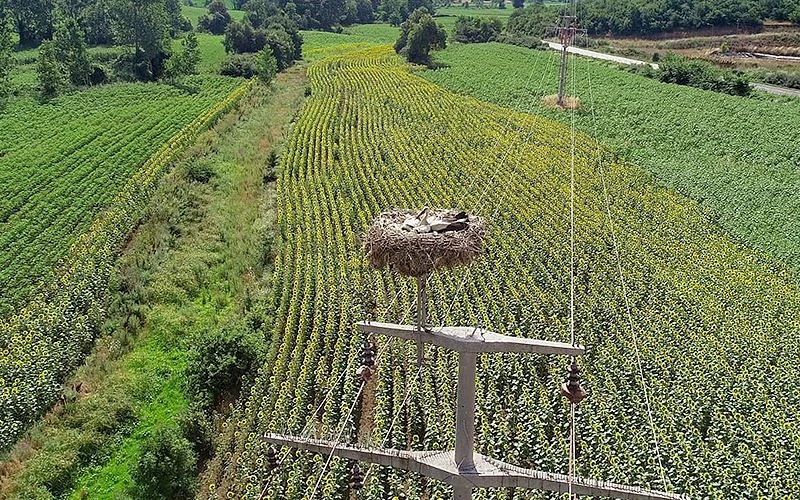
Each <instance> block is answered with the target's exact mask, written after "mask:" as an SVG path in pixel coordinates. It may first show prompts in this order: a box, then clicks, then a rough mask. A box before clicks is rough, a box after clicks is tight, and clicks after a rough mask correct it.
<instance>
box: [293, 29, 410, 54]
mask: <svg viewBox="0 0 800 500" xmlns="http://www.w3.org/2000/svg"><path fill="white" fill-rule="evenodd" d="M302 33H303V59H305V60H307V61H314V60H317V59H321V58H323V57H327V56H332V55H336V54H340V53H344V52H352V51H354V50H360V49H365V48H369V47H374V46H376V45H392V44H394V42H395V41H397V37H398V36H399V34H400V29H399V28H396V27H394V26H390V25H388V24H379V23H376V24H359V25H356V26H350V27H348V28H345V29H344V31H343V32H342V33H331V32H327V31H303V32H302Z"/></svg>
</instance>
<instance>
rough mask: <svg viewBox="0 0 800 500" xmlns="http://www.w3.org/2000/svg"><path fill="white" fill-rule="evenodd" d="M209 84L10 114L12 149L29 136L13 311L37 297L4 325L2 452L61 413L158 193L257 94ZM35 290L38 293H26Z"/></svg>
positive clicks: (15, 164)
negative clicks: (207, 132)
mask: <svg viewBox="0 0 800 500" xmlns="http://www.w3.org/2000/svg"><path fill="white" fill-rule="evenodd" d="M198 83H202V85H198V87H199V89H198V91H197V92H196V93H194V94H192V95H185V94H183V95H182V93H181V91H179V90H177V89H174V88H172V87H169V86H155V85H153V86H135V85H120V86H115V87H113V88H106V89H102V88H101V89H97V90H91V91H89V90H87V91H84V92H81V93H79V94H77V95H71V96H64V97H62V98H61V99H59V102H58V103H57V105H55V106H51V107H47V108H51V109H44V110H43V109H41V107H39V106H36V105H35V104H34V105H32V106H28V107H21V106H20V107H18V106H15V107H14V108H12V109H10V110H9V112H8V113H6V114H5V115H4V116H2V117H0V123H2V125H3V126H2V127H0V138H2V140H3V141H8V140H9V139H8V138H9V137H17V138H18V137H26V138H27V140H26V141H25V143H24V144H20V145H18V146H16V147H13V148H11V149H10V150H9V151H8V153H7V154H6V155H4V156H3V157H0V171H2V172H7V174H6V175H5V178H4V183H7V184H6V186H5V187H4V189H6V192H9V193H13V196H10V197H7V198H5V199H4V202H5V203H4V204H3V205H2V206H1V207H2V212H0V216H2V217H3V218H4V220H6V223H5V226H4V229H3V240H2V247H0V249H2V253H0V257H1V258H2V262H3V265H2V267H0V278H1V279H2V280H3V283H4V286H3V287H2V289H1V290H2V291H3V299H4V304H3V305H4V306H6V309H5V311H4V312H6V313H8V312H9V307H8V306H10V305H15V304H16V303H17V301H19V300H20V299H21V298H23V297H25V298H27V301H26V304H25V305H24V306H19V308H17V309H16V310H12V311H11V312H12V314H10V315H8V314H6V315H5V317H4V319H2V320H0V332H2V334H0V352H2V354H3V355H2V356H0V450H5V449H7V448H8V447H9V446H10V445H11V444H12V443H13V442H14V441H15V440H16V439H17V437H18V436H19V435H20V434H21V433H22V432H23V431H24V430H25V429H26V428H27V427H28V425H30V423H31V422H33V421H34V420H35V419H36V418H38V417H39V416H40V415H41V414H42V413H43V412H44V411H46V410H47V409H49V408H50V406H51V405H52V404H53V403H54V402H55V401H56V399H57V398H58V396H59V394H60V392H61V386H60V383H61V381H62V380H63V379H64V377H65V376H66V375H67V374H69V373H70V372H71V371H72V370H73V369H74V368H75V367H76V366H77V365H79V364H80V363H81V361H82V360H83V358H84V356H85V354H86V351H87V349H88V348H89V347H90V346H91V345H92V342H93V340H94V339H95V337H96V335H97V333H98V328H99V325H100V321H101V319H102V316H103V308H104V305H105V298H106V291H107V288H108V285H109V274H110V267H111V263H112V262H114V260H115V258H116V255H117V251H118V249H119V248H120V246H121V245H122V244H123V243H124V242H125V241H126V238H127V236H128V234H129V232H130V231H131V229H132V228H133V227H134V225H135V224H136V223H137V222H138V221H139V218H140V217H141V215H142V211H143V209H144V207H145V206H146V205H147V202H148V200H149V197H150V195H151V194H152V192H153V189H154V187H155V184H156V183H157V182H158V180H159V179H160V178H161V176H162V175H163V174H164V173H165V172H166V171H167V170H168V169H169V167H170V164H171V162H172V161H173V160H174V158H175V157H176V155H178V154H180V152H182V151H183V149H184V148H186V147H187V146H188V145H189V144H190V143H191V142H192V141H193V140H194V139H195V137H196V136H197V134H198V133H199V132H200V131H202V130H203V129H205V128H206V127H208V126H209V124H211V123H213V122H214V120H216V118H217V117H218V116H219V115H220V114H222V113H224V112H225V111H227V110H228V109H230V107H231V106H232V105H233V104H234V103H236V102H237V100H238V99H239V97H240V96H241V95H243V93H244V92H246V90H247V89H248V88H249V85H248V84H244V85H240V86H237V85H238V84H237V82H235V81H231V80H230V79H227V78H224V77H216V78H207V79H205V80H203V81H201V82H198ZM101 103H105V104H106V105H105V106H100V104H101ZM103 109H114V110H115V112H114V113H113V114H112V115H107V114H104V113H103ZM98 110H99V111H98ZM122 116H124V117H127V119H126V120H124V124H123V125H120V124H119V123H117V122H118V120H120V117H122ZM109 120H111V121H109ZM67 122H68V123H69V126H66V125H65V124H66V123H67ZM21 130H24V132H20V131H21ZM64 134H66V135H64ZM65 138H69V140H66V139H65ZM5 143H6V144H13V143H10V142H5ZM81 144H84V146H83V147H76V145H81ZM27 165H30V166H27ZM56 184H57V185H58V186H60V187H53V186H55V185H56ZM64 193H69V196H66V195H65V194H64ZM101 209H102V212H101ZM95 216H96V218H95V219H94V220H93V221H92V220H91V219H92V217H95ZM50 269H55V271H50ZM31 282H32V284H31ZM6 283H7V284H9V285H10V286H6V285H5V284H6ZM26 285H27V286H26ZM33 285H35V286H36V287H37V288H36V289H37V290H38V292H37V293H36V294H35V295H32V296H25V295H22V294H23V293H25V292H30V291H31V290H32V287H33Z"/></svg>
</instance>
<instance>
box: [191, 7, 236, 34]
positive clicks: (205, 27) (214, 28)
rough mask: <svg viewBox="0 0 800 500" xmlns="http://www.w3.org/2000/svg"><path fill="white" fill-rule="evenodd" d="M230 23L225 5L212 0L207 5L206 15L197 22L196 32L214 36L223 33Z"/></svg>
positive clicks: (229, 16)
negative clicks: (205, 32) (204, 32)
mask: <svg viewBox="0 0 800 500" xmlns="http://www.w3.org/2000/svg"><path fill="white" fill-rule="evenodd" d="M230 22H231V15H230V14H229V13H228V9H227V8H226V7H225V4H224V3H222V2H221V1H220V0H214V1H213V2H211V3H210V4H209V5H208V14H205V15H203V16H201V17H200V19H198V21H197V29H198V31H207V32H209V33H212V34H214V35H221V34H223V33H225V28H227V27H228V24H230Z"/></svg>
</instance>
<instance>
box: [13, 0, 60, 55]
mask: <svg viewBox="0 0 800 500" xmlns="http://www.w3.org/2000/svg"><path fill="white" fill-rule="evenodd" d="M7 8H8V11H9V12H11V15H12V16H13V18H14V23H15V24H16V28H17V33H18V34H19V44H20V45H22V46H31V45H37V44H38V43H40V42H41V41H42V40H49V39H50V38H52V36H53V0H8V3H7Z"/></svg>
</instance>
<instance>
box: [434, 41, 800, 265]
mask: <svg viewBox="0 0 800 500" xmlns="http://www.w3.org/2000/svg"><path fill="white" fill-rule="evenodd" d="M436 58H437V61H438V62H440V63H441V64H443V65H444V66H446V67H445V68H444V69H440V70H437V71H426V72H424V73H422V76H424V77H425V78H427V79H429V80H430V81H432V82H435V83H438V84H439V85H443V86H444V87H446V88H448V89H450V90H453V91H456V92H460V93H464V94H469V95H472V96H474V97H477V98H479V99H484V100H486V101H489V102H493V103H496V104H500V105H503V106H513V107H516V109H518V110H520V111H530V112H534V113H541V114H544V115H546V116H548V117H549V118H554V119H557V120H562V121H564V122H565V123H569V120H570V119H571V117H570V115H569V114H564V113H560V112H555V111H553V110H551V109H547V108H545V107H544V106H542V101H541V97H542V96H545V95H551V94H555V93H556V88H557V84H558V62H557V61H556V58H557V53H555V52H554V51H550V52H545V53H542V52H534V51H530V50H526V49H522V48H517V47H509V46H507V45H499V44H486V45H462V46H454V47H450V48H448V49H446V50H444V51H441V52H438V53H437V54H436ZM574 64H575V66H574V67H575V72H576V75H577V83H576V87H577V89H578V91H577V94H578V96H579V97H580V99H581V100H582V102H583V110H582V112H581V113H579V114H578V115H577V117H576V125H577V127H578V128H579V129H580V130H581V131H583V132H584V133H588V134H597V138H598V139H599V140H600V141H601V142H603V143H604V144H607V145H608V146H609V147H610V148H611V149H612V150H614V151H615V152H616V153H617V154H619V155H620V156H621V157H622V158H625V159H626V160H628V161H632V162H634V163H636V164H637V165H639V166H641V167H644V168H645V169H647V170H649V171H650V172H652V173H653V174H655V176H656V177H657V178H658V180H659V181H660V182H663V183H664V184H666V185H667V186H669V187H672V188H675V189H677V190H678V191H680V192H681V193H683V194H686V195H687V196H689V197H691V198H693V199H695V200H697V201H698V202H700V203H701V204H702V205H703V207H704V208H705V209H707V210H708V211H709V212H710V214H711V215H712V216H713V217H715V218H717V219H718V221H719V223H720V224H721V225H722V226H723V227H724V228H725V229H727V230H728V231H730V232H731V233H732V234H733V235H734V236H735V237H737V238H739V239H741V240H742V241H744V242H746V243H747V244H748V245H750V246H752V247H754V248H757V249H759V250H762V251H765V252H767V253H769V254H771V255H773V256H776V257H778V258H780V259H783V260H784V261H785V262H787V263H789V264H791V265H793V266H795V267H800V217H797V216H796V215H795V214H797V211H798V198H797V193H798V190H800V170H799V169H798V168H797V166H798V165H800V127H798V126H797V124H798V123H800V99H781V98H773V97H769V98H767V97H764V98H750V99H744V98H741V97H734V96H726V95H719V94H717V93H714V92H708V91H702V90H698V89H692V88H686V87H682V86H678V85H666V84H663V83H659V82H656V81H652V80H649V79H646V78H644V77H641V76H637V75H633V74H629V73H626V72H624V71H619V70H618V69H616V68H614V67H611V66H608V65H607V64H605V63H601V62H596V61H590V60H587V59H575V60H574ZM570 85H571V84H570ZM590 92H591V93H590ZM595 119H596V126H595Z"/></svg>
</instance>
